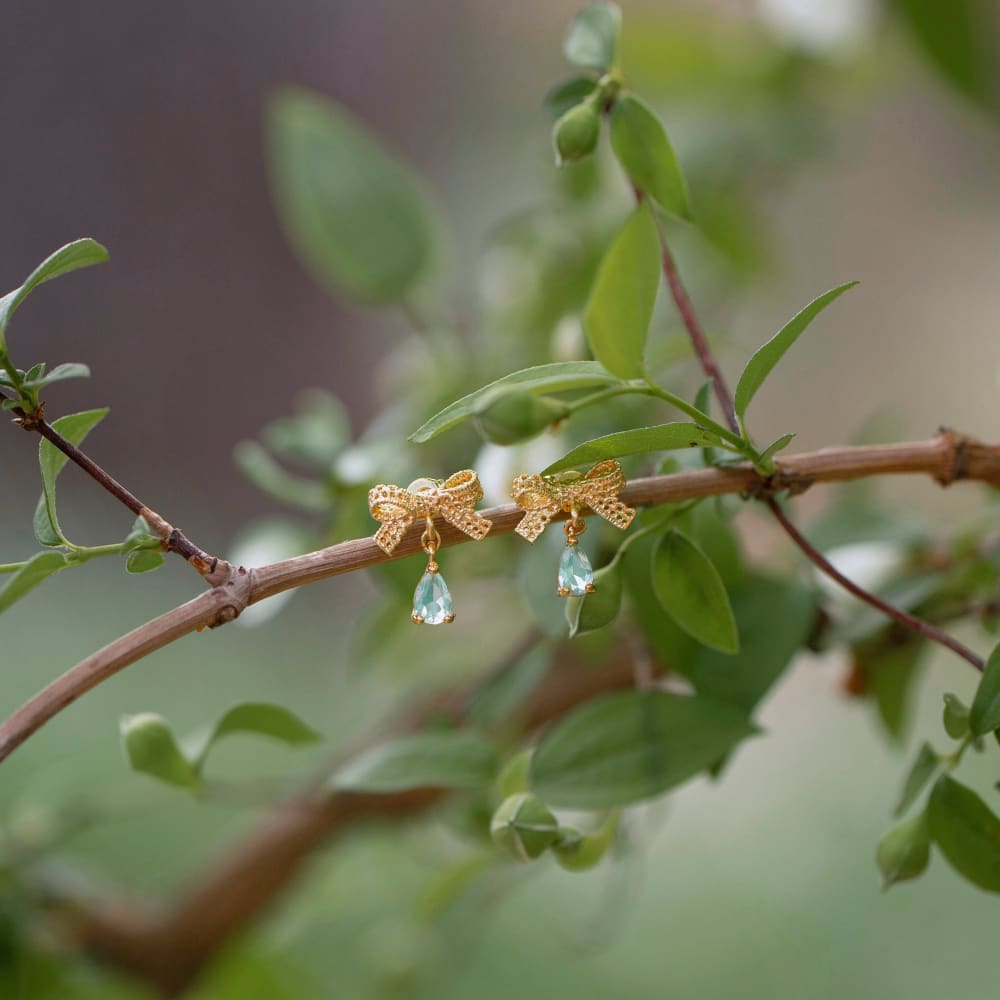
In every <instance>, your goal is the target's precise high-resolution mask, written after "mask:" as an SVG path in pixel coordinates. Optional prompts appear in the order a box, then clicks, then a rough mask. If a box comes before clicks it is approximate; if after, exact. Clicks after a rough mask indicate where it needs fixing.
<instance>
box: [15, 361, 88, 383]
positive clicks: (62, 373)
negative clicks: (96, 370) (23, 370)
mask: <svg viewBox="0 0 1000 1000" xmlns="http://www.w3.org/2000/svg"><path fill="white" fill-rule="evenodd" d="M42 367H43V368H44V365H43V366H42ZM30 376H31V372H28V374H27V375H26V376H25V379H24V382H23V385H24V388H25V389H40V388H42V386H46V385H50V384H51V383H53V382H62V381H64V380H65V379H68V378H90V369H89V368H88V367H87V366H86V365H81V364H79V363H77V362H76V361H68V362H66V363H65V364H61V365H56V366H55V368H53V369H52V371H50V372H49V373H48V375H46V374H44V372H43V373H41V374H39V375H38V376H36V377H34V378H31V377H30Z"/></svg>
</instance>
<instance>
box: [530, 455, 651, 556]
mask: <svg viewBox="0 0 1000 1000" xmlns="http://www.w3.org/2000/svg"><path fill="white" fill-rule="evenodd" d="M624 485H625V473H624V472H622V467H621V466H620V465H619V464H618V463H617V462H616V461H614V460H613V459H608V460H607V461H604V462H598V463H597V465H595V466H594V467H593V468H592V469H591V470H590V471H589V472H588V473H587V474H586V475H580V473H576V475H575V477H571V476H566V475H564V476H560V475H555V476H539V475H537V474H535V475H530V476H527V475H526V476H518V477H517V479H515V480H514V487H513V489H512V490H511V496H512V497H513V498H514V500H515V502H516V503H517V505H518V507H523V508H524V510H526V511H527V513H526V514H525V515H524V517H523V518H521V521H520V523H519V524H518V526H517V527H516V528H515V529H514V530H515V531H516V532H517V533H518V534H519V535H520V536H521V537H522V538H527V539H528V541H529V542H533V541H534V540H535V539H536V538H537V537H538V536H539V535H540V534H541V533H542V532H543V531H544V530H545V526H546V525H547V524H548V523H549V521H551V520H552V518H554V517H555V516H556V514H558V513H559V511H565V512H566V513H567V514H569V513H572V512H573V510H574V509H578V508H582V507H589V508H590V509H591V510H592V511H593V512H594V513H595V514H600V515H601V517H603V518H604V520H605V521H609V522H610V523H611V524H613V525H614V526H615V527H616V528H621V529H622V531H624V530H625V529H626V528H627V527H628V526H629V525H630V524H631V523H632V518H633V517H635V511H634V510H633V509H632V508H631V507H627V506H626V505H625V504H624V503H622V502H621V500H619V499H618V491H619V490H620V489H621V488H622V487H623V486H624Z"/></svg>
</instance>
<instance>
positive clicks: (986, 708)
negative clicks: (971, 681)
mask: <svg viewBox="0 0 1000 1000" xmlns="http://www.w3.org/2000/svg"><path fill="white" fill-rule="evenodd" d="M969 727H970V728H971V730H972V733H973V735H974V736H985V735H986V734H987V733H989V732H992V731H993V730H994V729H997V728H1000V646H997V647H996V648H995V649H994V650H993V652H992V653H990V657H989V659H988V660H987V661H986V667H985V669H984V670H983V676H982V678H981V679H980V681H979V687H978V688H976V697H975V698H974V699H973V701H972V708H971V709H970V710H969Z"/></svg>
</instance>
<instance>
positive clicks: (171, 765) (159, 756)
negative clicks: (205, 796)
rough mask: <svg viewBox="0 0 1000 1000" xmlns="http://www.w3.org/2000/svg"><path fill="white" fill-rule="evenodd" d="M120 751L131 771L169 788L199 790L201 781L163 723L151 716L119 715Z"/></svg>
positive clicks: (157, 717)
mask: <svg viewBox="0 0 1000 1000" xmlns="http://www.w3.org/2000/svg"><path fill="white" fill-rule="evenodd" d="M119 731H120V732H121V738H122V747H123V748H124V750H125V755H126V757H128V762H129V764H130V765H131V767H132V770H134V771H142V772H143V773H144V774H148V775H151V776H152V777H154V778H158V779H159V780H160V781H165V782H167V783H168V784H171V785H181V786H182V787H184V788H199V787H200V786H201V778H200V777H199V776H198V772H197V770H196V769H195V768H194V767H193V766H192V764H191V762H190V761H189V760H188V759H187V758H186V757H185V756H184V754H183V753H181V749H180V747H179V746H178V745H177V740H176V739H175V738H174V734H173V731H172V730H171V728H170V726H169V725H168V724H167V720H166V719H164V718H163V717H162V716H160V715H156V714H154V713H153V712H141V713H139V714H138V715H123V716H122V718H121V721H120V722H119Z"/></svg>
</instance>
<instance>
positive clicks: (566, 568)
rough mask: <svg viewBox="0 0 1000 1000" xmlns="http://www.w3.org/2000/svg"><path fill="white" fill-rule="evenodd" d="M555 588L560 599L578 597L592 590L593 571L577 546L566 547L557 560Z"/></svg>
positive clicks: (583, 553)
mask: <svg viewBox="0 0 1000 1000" xmlns="http://www.w3.org/2000/svg"><path fill="white" fill-rule="evenodd" d="M557 588H558V592H559V595H560V596H561V597H570V596H574V597H579V596H581V595H582V594H589V593H591V592H592V591H593V589H594V570H593V569H592V568H591V565H590V560H589V559H588V558H587V553H586V552H584V551H583V549H581V548H580V546H579V545H567V546H566V548H564V549H563V554H562V557H561V558H560V560H559V579H558V582H557Z"/></svg>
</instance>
